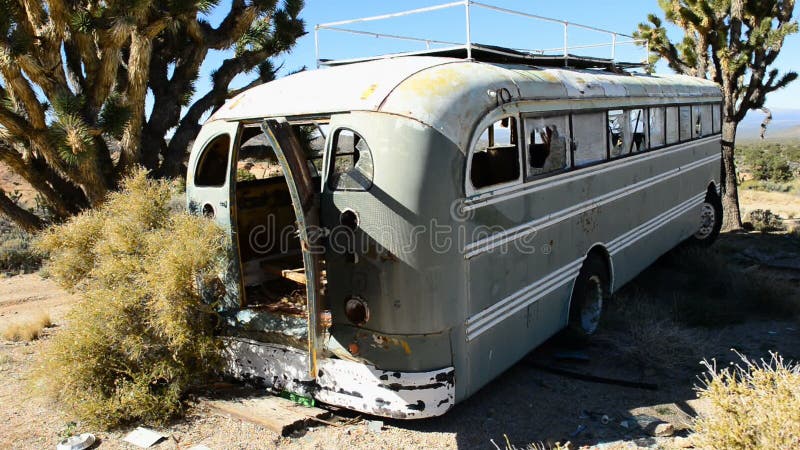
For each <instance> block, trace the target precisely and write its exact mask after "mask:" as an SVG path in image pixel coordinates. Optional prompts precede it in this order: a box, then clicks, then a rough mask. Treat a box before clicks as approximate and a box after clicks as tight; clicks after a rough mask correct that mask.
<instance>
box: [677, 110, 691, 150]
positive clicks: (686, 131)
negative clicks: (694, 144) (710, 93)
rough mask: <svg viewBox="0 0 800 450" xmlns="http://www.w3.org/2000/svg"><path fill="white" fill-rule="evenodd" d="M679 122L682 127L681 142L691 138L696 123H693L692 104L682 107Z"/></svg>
mask: <svg viewBox="0 0 800 450" xmlns="http://www.w3.org/2000/svg"><path fill="white" fill-rule="evenodd" d="M678 123H679V125H680V129H681V131H680V133H681V134H680V136H681V137H680V139H681V142H683V141H688V140H689V139H691V138H692V129H693V128H694V124H693V123H692V108H691V107H690V106H681V107H680V119H679V120H678Z"/></svg>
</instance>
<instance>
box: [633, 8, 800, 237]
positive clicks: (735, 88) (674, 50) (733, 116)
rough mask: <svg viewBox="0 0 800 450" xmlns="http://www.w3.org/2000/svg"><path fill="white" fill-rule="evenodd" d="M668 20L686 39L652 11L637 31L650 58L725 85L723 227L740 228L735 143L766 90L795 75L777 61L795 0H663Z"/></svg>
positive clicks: (792, 25) (790, 28)
mask: <svg viewBox="0 0 800 450" xmlns="http://www.w3.org/2000/svg"><path fill="white" fill-rule="evenodd" d="M658 3H659V5H660V6H661V9H662V10H663V11H664V13H665V15H666V20H667V21H668V22H671V23H673V24H675V25H677V26H679V27H680V28H682V29H683V31H684V37H683V41H682V42H680V43H677V44H673V43H672V42H670V41H669V39H668V38H667V33H666V30H665V29H664V27H663V26H662V25H663V24H662V22H661V19H660V18H659V17H658V16H656V15H654V14H650V15H649V16H648V18H647V20H648V22H649V23H641V24H639V29H638V31H637V32H636V33H635V34H636V37H638V38H642V39H647V40H648V41H649V42H650V44H649V45H650V50H651V52H652V55H651V59H650V62H651V63H655V62H656V61H657V60H658V59H659V58H664V59H665V60H666V61H667V63H668V64H669V66H670V67H671V68H672V69H673V70H675V71H676V72H678V73H682V74H687V75H693V76H697V77H702V78H707V79H710V80H713V81H715V82H716V83H717V84H719V85H720V88H721V89H722V96H723V104H722V162H723V171H722V181H723V182H722V189H723V199H722V203H723V206H724V208H725V223H724V225H723V226H724V228H725V229H728V230H731V229H739V228H741V226H742V219H741V216H740V213H739V195H738V191H737V188H736V165H735V162H734V143H735V140H736V128H737V126H738V125H739V122H741V120H742V119H744V116H745V114H747V112H748V111H749V110H751V109H760V108H762V107H763V106H764V101H765V100H766V98H767V94H769V93H771V92H774V91H776V90H778V89H780V88H782V87H784V86H786V85H787V84H789V83H791V82H792V81H793V80H795V79H796V78H797V74H796V73H795V72H788V73H784V74H782V75H780V74H779V73H778V70H777V69H775V68H772V69H770V65H772V63H773V62H775V58H777V56H778V53H779V52H780V51H781V47H782V46H783V41H784V39H785V38H786V36H788V35H790V34H792V33H796V32H797V22H796V21H794V20H792V12H793V10H794V0H659V2H658Z"/></svg>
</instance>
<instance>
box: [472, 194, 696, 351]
mask: <svg viewBox="0 0 800 450" xmlns="http://www.w3.org/2000/svg"><path fill="white" fill-rule="evenodd" d="M705 194H706V193H705V192H701V193H699V194H697V195H695V196H693V197H691V198H689V199H687V200H684V201H683V202H681V203H679V204H678V205H676V206H674V207H672V208H670V209H669V210H667V211H665V212H663V213H661V214H659V215H657V216H655V217H653V218H652V219H650V220H648V221H647V222H645V223H643V224H641V225H639V226H637V227H636V228H633V229H632V230H630V231H628V232H626V233H624V234H622V235H620V236H618V237H617V238H615V239H614V240H612V241H610V242H609V243H608V245H607V249H608V251H609V253H611V254H612V255H614V254H616V253H619V252H620V251H622V250H623V249H625V248H627V247H628V246H630V245H632V244H633V243H635V242H636V241H638V240H640V239H642V238H644V237H645V236H647V235H649V234H650V233H653V232H654V231H656V230H658V229H659V228H661V227H662V226H663V225H665V224H667V223H669V221H670V220H672V219H675V218H677V217H680V216H681V215H683V214H685V213H686V212H688V211H690V210H691V209H692V208H694V207H696V206H697V205H698V203H699V202H700V201H702V200H703V199H704V198H705ZM582 263H583V258H579V259H577V260H575V261H573V262H571V263H569V264H567V265H565V266H563V267H561V268H559V269H556V270H555V271H553V272H550V273H549V274H548V275H547V276H546V277H544V278H542V279H541V280H538V281H536V282H535V283H533V284H531V285H528V286H526V287H524V288H522V289H520V290H518V291H516V292H514V293H513V294H511V295H509V296H508V297H506V298H504V299H503V300H501V301H499V302H497V303H495V304H493V305H492V306H490V307H488V308H486V309H484V310H482V311H479V312H478V313H477V314H475V315H473V316H472V317H470V318H468V319H467V321H466V336H467V341H471V340H473V339H475V338H477V337H478V336H480V335H481V334H483V333H484V332H486V331H487V330H489V329H490V328H492V327H494V326H495V325H497V324H499V323H500V322H502V321H504V320H505V319H507V318H509V317H511V316H512V315H514V314H515V313H517V312H518V311H520V310H521V309H523V308H525V307H527V306H528V305H531V304H533V303H534V302H536V301H538V300H540V299H541V298H542V297H544V296H545V295H547V294H549V293H551V292H553V291H554V290H556V289H558V288H560V287H561V286H563V285H564V284H566V283H567V282H569V281H572V280H573V279H574V278H575V277H576V276H577V275H578V273H579V271H580V266H581V264H582Z"/></svg>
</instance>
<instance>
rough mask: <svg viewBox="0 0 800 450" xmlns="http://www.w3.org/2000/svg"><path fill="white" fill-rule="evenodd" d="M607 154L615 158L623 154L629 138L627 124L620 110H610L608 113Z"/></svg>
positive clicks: (623, 113)
mask: <svg viewBox="0 0 800 450" xmlns="http://www.w3.org/2000/svg"><path fill="white" fill-rule="evenodd" d="M606 117H607V118H608V137H607V138H606V142H608V149H609V150H608V154H609V155H610V156H611V157H612V158H615V157H617V156H619V155H621V154H623V153H625V148H627V147H628V146H627V141H628V140H629V138H630V136H629V135H630V133H629V132H628V131H627V128H628V127H627V123H626V121H625V112H624V111H622V110H621V109H612V110H611V111H608V113H607V116H606Z"/></svg>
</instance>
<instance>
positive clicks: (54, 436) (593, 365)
mask: <svg viewBox="0 0 800 450" xmlns="http://www.w3.org/2000/svg"><path fill="white" fill-rule="evenodd" d="M781 239H782V238H781V237H773V236H768V235H764V236H762V235H759V234H757V233H750V234H746V235H732V236H724V237H723V238H722V239H721V242H719V243H717V245H718V246H721V247H722V248H725V249H727V250H726V251H733V252H739V253H741V254H742V255H745V256H744V257H743V258H742V259H740V260H737V261H738V262H736V263H735V264H739V265H740V266H747V267H748V270H750V271H752V270H759V271H769V272H770V273H771V272H774V274H772V275H774V276H775V277H776V279H780V280H782V282H788V283H790V284H793V285H794V286H798V285H800V270H794V269H786V268H773V267H769V266H768V265H761V264H759V263H757V262H756V263H754V261H753V260H752V258H751V257H749V256H746V254H747V249H750V248H753V247H754V246H755V247H757V248H760V249H762V250H763V251H764V252H767V253H769V252H772V251H777V249H778V248H781V249H782V250H783V251H784V252H785V251H789V252H790V254H791V255H792V257H795V258H797V260H800V248H797V249H791V248H789V249H787V248H786V246H785V245H784V244H783V242H784V241H782V240H781ZM792 242H797V241H792ZM734 259H735V258H734ZM660 266H664V264H662V263H660V262H659V263H656V264H655V265H654V267H653V268H651V269H649V275H648V276H651V277H652V276H654V274H655V276H658V275H659V271H666V270H668V269H666V268H661V267H660ZM753 267H755V268H753ZM654 271H655V272H654ZM74 299H75V297H74V296H72V295H69V294H67V293H65V292H63V291H61V290H60V289H59V288H58V287H57V286H56V285H55V284H54V283H53V282H52V281H50V280H46V279H42V278H41V277H40V276H39V275H37V274H28V275H18V276H13V277H8V278H4V279H0V330H1V329H2V328H3V327H4V326H7V325H8V324H10V323H13V322H16V321H20V320H25V319H26V318H28V317H32V316H34V315H35V314H37V313H39V311H46V312H48V313H49V314H50V316H51V318H52V319H53V321H54V322H55V324H56V325H55V327H53V328H49V329H47V330H46V332H45V334H44V336H43V338H42V339H40V340H38V341H33V342H32V343H12V342H2V341H0V380H2V382H0V424H2V425H0V448H14V449H44V448H54V447H55V445H56V444H57V443H58V441H59V440H60V439H61V438H62V437H63V435H65V433H68V432H70V431H71V432H93V433H95V434H96V435H97V437H99V438H100V444H99V446H98V447H99V448H103V449H126V448H133V447H132V446H130V445H128V444H126V443H124V442H122V440H121V439H122V437H123V436H124V434H125V433H126V432H127V431H129V430H120V431H116V432H111V433H107V432H102V431H99V430H92V429H86V428H84V427H83V426H82V425H81V424H79V423H78V424H77V425H74V426H73V425H70V422H72V421H73V420H75V419H74V418H73V417H72V416H71V414H70V412H69V411H68V410H65V409H64V408H63V407H61V406H59V405H57V404H53V403H52V402H50V401H49V400H47V399H43V398H40V397H38V396H36V395H35V394H33V393H31V392H30V390H29V389H28V377H29V375H28V374H29V372H30V370H31V369H32V368H33V367H34V366H35V364H36V360H37V352H38V351H39V350H40V349H41V348H42V345H43V342H45V341H47V339H48V338H49V337H50V336H52V335H53V334H54V333H58V332H59V331H58V330H59V328H60V327H62V326H64V324H63V317H64V314H65V313H66V311H67V310H68V309H69V308H70V305H71V303H72V302H73V301H74ZM621 306H622V309H624V308H626V307H627V306H626V305H621ZM615 309H616V310H620V309H621V308H620V305H617V307H616V308H614V305H610V310H615ZM689 337H690V339H692V340H693V341H694V342H697V343H698V346H699V348H702V350H703V352H702V356H703V357H706V358H718V359H719V361H721V362H720V364H725V363H726V362H725V361H728V360H731V358H734V357H735V355H734V354H733V353H732V352H731V351H730V349H732V348H735V349H737V350H738V351H740V352H742V353H744V354H746V355H748V356H750V357H755V358H760V357H768V352H769V351H770V350H772V351H777V352H779V353H781V354H782V355H783V356H784V357H785V358H787V359H793V360H798V359H800V323H798V321H797V320H796V319H791V320H764V319H752V320H747V321H745V322H743V323H739V324H735V325H730V326H725V327H699V328H693V329H692V330H691V335H690V336H689ZM636 339H637V335H628V334H626V333H625V332H622V331H620V330H619V329H616V328H613V327H611V329H603V331H601V332H600V334H599V335H598V336H597V337H596V339H594V340H593V341H592V343H591V344H590V345H589V346H588V347H585V348H581V349H579V350H577V353H576V352H575V351H574V349H567V348H564V347H563V346H562V345H561V344H559V343H558V342H557V341H552V342H548V343H546V344H545V345H543V346H541V347H540V348H538V349H537V350H535V351H534V352H533V353H532V354H531V355H529V356H528V357H527V358H526V359H525V360H523V361H521V362H520V363H518V364H517V365H515V366H514V367H512V368H511V369H509V370H508V371H506V372H505V373H504V374H503V375H501V376H500V377H499V378H497V379H496V380H495V381H494V382H492V383H490V384H489V385H488V386H486V387H485V388H483V389H482V390H481V391H479V392H478V393H477V394H475V395H474V396H472V397H471V398H469V399H468V400H466V401H464V402H463V403H461V404H458V405H456V407H455V408H454V409H453V410H451V411H450V412H448V413H447V414H446V415H444V416H443V417H439V418H434V419H428V420H419V421H410V422H407V421H395V420H384V427H383V429H382V430H381V431H380V432H372V431H369V429H368V427H367V421H368V420H383V419H380V418H377V417H363V416H359V415H358V414H355V413H352V412H347V411H338V412H336V413H335V414H334V418H333V419H332V420H334V421H338V422H339V423H340V424H342V423H344V421H346V420H351V422H352V423H349V424H346V425H345V424H342V425H340V426H338V427H334V426H328V425H320V426H317V427H311V428H309V429H307V430H305V431H300V432H297V433H295V435H293V436H291V437H281V436H278V435H277V434H275V433H273V432H270V431H268V430H266V429H264V428H261V427H259V426H257V425H253V424H249V423H245V422H241V421H239V420H236V419H231V418H228V417H224V416H220V415H216V414H214V413H212V412H210V411H208V410H205V409H204V408H203V407H201V406H194V407H192V408H191V409H190V411H189V414H188V415H187V417H186V418H185V419H183V420H181V421H179V422H177V423H175V424H173V425H172V426H170V427H168V428H164V429H160V431H163V432H164V433H165V434H167V435H169V436H170V437H169V439H167V440H165V441H162V442H161V443H159V444H158V445H157V446H156V447H155V448H163V449H173V448H182V449H188V448H191V447H192V446H194V445H198V444H202V445H205V446H206V447H208V448H211V449H255V448H258V449H261V448H278V447H280V448H288V449H300V448H303V449H306V448H315V449H329V448H370V449H372V448H397V449H400V448H490V449H491V448H495V447H494V445H493V444H492V441H494V443H496V444H497V445H498V446H499V447H500V448H505V447H506V437H507V439H508V442H510V443H511V444H512V445H515V446H517V447H519V448H525V446H527V445H529V444H531V443H547V442H556V441H560V442H565V441H567V440H569V441H571V442H572V443H574V444H576V445H579V446H585V448H639V447H645V448H671V447H675V446H677V444H681V445H685V442H686V441H685V440H683V441H682V440H681V439H682V438H681V436H685V435H686V434H687V430H686V429H687V427H688V425H689V424H690V421H691V417H692V416H693V415H694V414H696V413H697V412H698V411H702V409H703V405H702V403H701V402H699V401H698V400H696V395H695V393H694V391H693V386H695V385H696V384H697V382H698V378H697V375H698V374H699V373H701V372H702V367H701V366H700V365H699V360H700V358H696V360H688V361H687V360H683V361H675V364H674V365H670V367H668V368H666V369H665V368H664V367H663V364H662V365H661V366H659V365H657V364H649V363H648V359H647V358H646V357H645V358H644V360H631V358H629V357H626V354H625V352H624V351H623V349H624V348H626V345H628V344H629V345H633V346H636V345H639V344H640V343H638V342H635V340H636ZM671 339H672V338H671V337H669V336H668V335H665V337H664V340H663V342H657V343H655V344H654V345H655V348H652V349H651V350H652V351H653V352H659V350H660V348H661V347H663V349H664V351H667V350H669V351H672V352H675V351H676V350H677V351H678V354H681V355H682V354H686V355H695V356H696V355H697V351H696V349H689V348H685V350H686V351H685V352H682V351H681V350H682V349H681V348H680V345H684V344H681V343H680V342H678V343H676V342H672V341H671ZM626 340H628V341H626ZM681 342H683V341H681ZM701 343H702V345H700V344H701ZM650 345H653V344H650ZM676 345H677V346H678V348H677V349H676ZM689 350H692V351H689ZM576 356H577V359H575V358H576ZM678 359H680V357H678ZM684 359H685V358H684ZM553 369H558V370H562V371H568V372H572V373H579V374H590V375H593V376H596V377H605V378H610V379H613V380H624V381H628V382H633V383H646V384H649V385H655V386H650V387H651V388H652V387H655V389H644V388H642V387H643V386H640V387H629V386H622V385H616V384H608V383H598V382H590V381H586V380H581V379H576V378H574V377H572V376H568V375H564V374H563V373H560V374H559V373H553V372H552V370H553ZM644 387H646V386H644ZM639 414H644V415H648V416H652V417H656V418H658V419H661V420H663V421H666V422H669V423H671V424H673V426H674V428H675V429H676V430H677V432H676V436H677V438H676V437H669V438H653V437H650V436H649V435H648V433H646V432H644V431H642V430H637V429H635V427H631V426H629V427H628V428H626V427H624V426H622V422H624V421H628V423H632V422H630V418H631V417H632V416H635V415H639ZM603 415H606V416H607V417H608V419H609V421H608V423H604V422H605V420H604V419H603ZM352 419H356V420H352ZM142 425H147V424H142Z"/></svg>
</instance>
